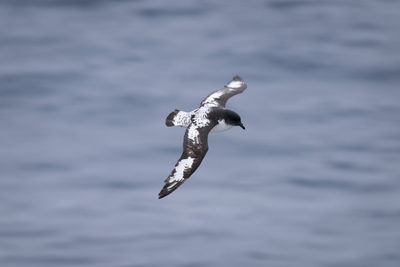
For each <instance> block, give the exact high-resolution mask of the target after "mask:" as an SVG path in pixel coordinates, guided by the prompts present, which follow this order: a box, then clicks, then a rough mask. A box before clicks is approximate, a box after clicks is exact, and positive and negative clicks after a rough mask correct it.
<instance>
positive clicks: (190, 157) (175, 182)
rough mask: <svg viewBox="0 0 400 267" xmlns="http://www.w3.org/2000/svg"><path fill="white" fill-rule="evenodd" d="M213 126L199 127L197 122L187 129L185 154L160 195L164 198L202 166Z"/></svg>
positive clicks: (183, 153) (184, 140) (184, 143)
mask: <svg viewBox="0 0 400 267" xmlns="http://www.w3.org/2000/svg"><path fill="white" fill-rule="evenodd" d="M212 126H214V125H206V126H204V127H199V126H198V125H196V123H195V122H193V123H191V124H190V125H189V127H188V128H187V129H186V132H185V136H184V139H183V152H182V155H181V157H180V158H179V160H178V162H177V163H176V164H175V168H174V169H173V170H172V172H171V174H170V175H169V176H168V177H167V179H165V185H164V187H163V189H162V190H161V191H160V193H159V194H158V198H163V197H165V196H167V195H169V194H171V193H172V192H173V191H174V190H175V189H177V188H178V187H179V186H180V185H181V184H183V183H184V182H185V181H186V180H187V179H188V178H189V177H190V175H192V174H193V173H194V172H195V171H196V169H197V168H198V167H199V166H200V163H201V161H202V160H203V158H204V156H205V155H206V153H207V151H208V133H209V132H210V130H211V128H212Z"/></svg>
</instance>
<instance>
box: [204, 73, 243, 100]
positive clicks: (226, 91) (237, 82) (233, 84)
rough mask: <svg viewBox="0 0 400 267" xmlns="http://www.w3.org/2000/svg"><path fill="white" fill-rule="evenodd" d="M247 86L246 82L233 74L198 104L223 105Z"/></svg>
mask: <svg viewBox="0 0 400 267" xmlns="http://www.w3.org/2000/svg"><path fill="white" fill-rule="evenodd" d="M246 88H247V84H246V82H245V81H244V80H243V79H242V78H240V77H239V76H234V77H233V78H232V80H231V81H230V82H229V83H228V84H227V85H225V86H224V88H222V89H219V90H217V91H215V92H213V93H211V94H210V95H209V96H207V97H206V98H205V99H204V100H203V101H202V102H201V104H200V106H206V105H208V106H216V107H217V106H220V107H225V105H226V101H228V99H229V98H231V97H232V96H234V95H237V94H240V93H242V92H243V91H244V90H245V89H246Z"/></svg>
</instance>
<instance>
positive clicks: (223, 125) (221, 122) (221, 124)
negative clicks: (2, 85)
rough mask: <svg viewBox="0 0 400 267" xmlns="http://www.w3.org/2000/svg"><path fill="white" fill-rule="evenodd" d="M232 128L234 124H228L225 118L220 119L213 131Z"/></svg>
mask: <svg viewBox="0 0 400 267" xmlns="http://www.w3.org/2000/svg"><path fill="white" fill-rule="evenodd" d="M230 128H232V125H229V124H226V123H225V120H218V124H217V125H215V126H214V128H212V129H211V132H223V131H226V130H229V129H230Z"/></svg>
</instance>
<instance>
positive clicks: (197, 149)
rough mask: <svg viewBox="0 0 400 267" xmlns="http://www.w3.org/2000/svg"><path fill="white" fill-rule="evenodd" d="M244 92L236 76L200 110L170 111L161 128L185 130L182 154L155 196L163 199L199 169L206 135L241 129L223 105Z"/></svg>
mask: <svg viewBox="0 0 400 267" xmlns="http://www.w3.org/2000/svg"><path fill="white" fill-rule="evenodd" d="M246 88H247V85H246V82H245V81H244V80H243V79H242V78H240V77H239V76H235V77H233V79H232V80H231V81H230V82H228V84H227V85H225V86H224V88H222V89H219V90H217V91H215V92H213V93H211V94H210V95H209V96H207V97H206V98H205V99H204V100H203V101H202V102H201V103H200V107H199V108H197V109H195V110H193V111H190V112H185V111H180V110H177V109H175V110H174V111H172V112H171V113H170V114H169V115H168V117H167V119H166V120H165V124H166V125H167V126H168V127H171V126H181V127H186V132H185V136H184V138H183V152H182V155H181V157H180V158H179V160H178V162H177V163H176V164H175V168H174V169H173V170H172V172H171V174H170V175H169V176H168V177H167V179H165V185H164V187H163V189H162V190H161V191H160V193H159V194H158V198H163V197H165V196H167V195H169V194H171V193H172V192H173V191H174V190H175V189H177V188H178V187H179V186H180V185H181V184H183V183H184V182H185V181H186V180H187V179H188V178H189V177H190V175H192V174H193V173H194V172H195V171H196V169H197V168H198V167H199V165H200V163H201V161H202V160H203V158H204V156H205V155H206V153H207V151H208V133H209V132H210V131H212V132H214V131H215V132H221V131H226V130H228V129H230V128H231V127H232V126H240V127H242V128H243V129H245V127H244V126H243V124H242V122H241V120H240V116H239V115H238V114H237V113H235V112H233V111H232V110H229V109H226V108H225V104H226V101H228V99H229V98H230V97H232V96H234V95H237V94H240V93H242V92H243V91H244V90H245V89H246Z"/></svg>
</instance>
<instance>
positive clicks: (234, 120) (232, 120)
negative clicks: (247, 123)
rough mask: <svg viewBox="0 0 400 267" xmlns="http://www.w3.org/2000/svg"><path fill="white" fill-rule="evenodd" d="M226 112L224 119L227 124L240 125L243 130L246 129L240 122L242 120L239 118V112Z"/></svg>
mask: <svg viewBox="0 0 400 267" xmlns="http://www.w3.org/2000/svg"><path fill="white" fill-rule="evenodd" d="M227 111H228V112H227V113H226V115H227V116H226V118H225V121H226V123H227V124H230V125H233V126H240V127H241V128H242V129H243V130H244V129H246V128H245V127H244V125H243V123H242V120H241V119H240V116H239V114H237V113H236V112H233V111H231V110H227Z"/></svg>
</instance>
